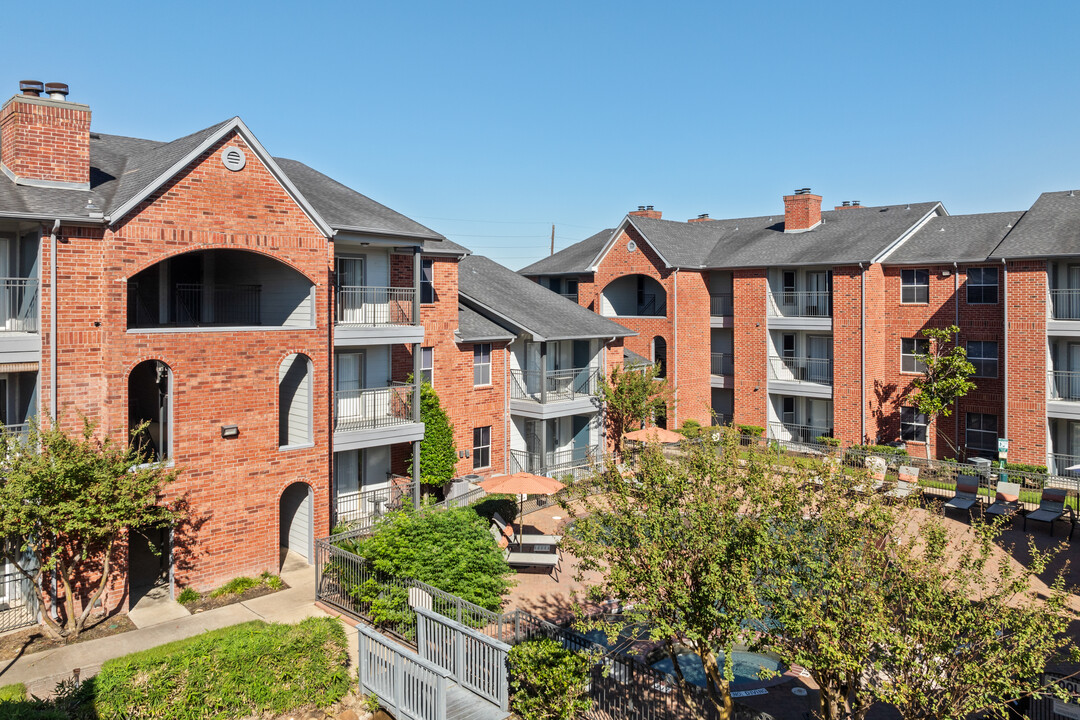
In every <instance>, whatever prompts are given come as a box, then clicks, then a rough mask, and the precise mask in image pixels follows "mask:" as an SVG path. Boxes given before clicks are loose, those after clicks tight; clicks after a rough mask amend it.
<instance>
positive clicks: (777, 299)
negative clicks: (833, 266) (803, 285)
mask: <svg viewBox="0 0 1080 720" xmlns="http://www.w3.org/2000/svg"><path fill="white" fill-rule="evenodd" d="M772 299H773V303H774V304H775V306H776V311H777V312H778V313H779V314H780V315H782V316H784V317H820V318H825V317H832V293H831V292H830V291H828V290H800V291H792V292H774V293H773V294H772Z"/></svg>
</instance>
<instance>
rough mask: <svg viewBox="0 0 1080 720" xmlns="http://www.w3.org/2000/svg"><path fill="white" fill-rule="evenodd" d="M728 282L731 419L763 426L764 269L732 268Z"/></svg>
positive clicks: (766, 397) (765, 406)
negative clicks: (732, 365)
mask: <svg viewBox="0 0 1080 720" xmlns="http://www.w3.org/2000/svg"><path fill="white" fill-rule="evenodd" d="M731 285H732V301H733V303H734V309H733V313H734V315H733V318H732V319H733V321H734V327H733V329H732V342H733V348H734V353H735V368H734V371H735V378H734V379H735V393H734V394H735V408H734V410H735V412H734V421H733V422H734V423H735V424H737V425H757V426H758V427H764V428H767V427H768V419H769V412H768V407H769V405H768V403H769V393H768V389H767V388H768V374H767V372H768V370H767V369H768V366H769V359H768V347H767V345H768V343H767V337H766V332H767V331H766V329H765V297H766V294H767V292H768V280H767V278H766V274H765V270H764V269H761V268H754V269H749V270H735V271H734V272H733V273H732V281H731ZM702 343H705V344H707V343H708V336H705V337H704V338H703V339H702Z"/></svg>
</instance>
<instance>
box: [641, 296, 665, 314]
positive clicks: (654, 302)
mask: <svg viewBox="0 0 1080 720" xmlns="http://www.w3.org/2000/svg"><path fill="white" fill-rule="evenodd" d="M637 314H638V315H639V316H646V317H653V316H655V317H663V316H665V315H667V298H665V297H664V296H662V295H661V296H659V297H657V295H656V294H655V293H640V294H638V300H637Z"/></svg>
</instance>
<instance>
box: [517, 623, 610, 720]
mask: <svg viewBox="0 0 1080 720" xmlns="http://www.w3.org/2000/svg"><path fill="white" fill-rule="evenodd" d="M509 659H510V663H509V664H510V696H511V697H510V709H511V710H513V711H514V712H516V713H517V714H518V715H520V716H521V718H522V720H572V719H573V718H578V717H582V716H583V715H584V714H585V713H586V712H588V710H589V709H590V708H591V707H592V700H591V699H590V698H589V683H590V669H591V668H592V665H593V658H591V657H590V656H588V655H585V654H582V653H575V652H572V651H570V650H567V649H566V648H564V647H563V646H562V645H560V644H559V643H558V642H556V641H554V640H551V639H550V638H543V639H541V640H531V641H529V642H524V643H521V644H520V645H515V646H514V647H513V648H511V650H510V658H509Z"/></svg>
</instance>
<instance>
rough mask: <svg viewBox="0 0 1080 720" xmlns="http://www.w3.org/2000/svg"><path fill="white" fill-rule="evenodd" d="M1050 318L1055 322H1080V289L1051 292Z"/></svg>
mask: <svg viewBox="0 0 1080 720" xmlns="http://www.w3.org/2000/svg"><path fill="white" fill-rule="evenodd" d="M1050 317H1051V318H1053V319H1054V320H1080V289H1068V290H1051V291H1050Z"/></svg>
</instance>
